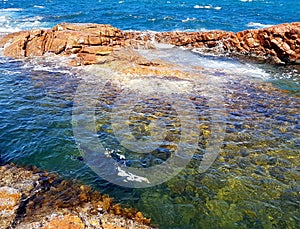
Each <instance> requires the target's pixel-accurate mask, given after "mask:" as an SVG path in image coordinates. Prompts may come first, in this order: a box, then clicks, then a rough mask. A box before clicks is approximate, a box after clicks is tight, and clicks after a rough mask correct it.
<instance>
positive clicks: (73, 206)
mask: <svg viewBox="0 0 300 229" xmlns="http://www.w3.org/2000/svg"><path fill="white" fill-rule="evenodd" d="M149 224H150V220H149V219H147V218H145V217H144V216H143V215H142V213H141V212H138V211H136V210H134V209H126V208H121V207H120V205H119V204H114V203H113V199H112V198H110V197H109V196H108V195H101V194H100V193H98V192H96V191H93V190H91V188H90V187H88V186H83V185H79V184H76V183H75V182H72V181H66V180H61V179H59V178H58V177H57V176H56V175H53V174H48V173H47V172H41V171H37V170H36V169H35V168H33V169H28V170H27V169H23V168H18V167H16V166H12V165H4V166H1V167H0V228H11V227H13V228H20V229H21V228H22V229H24V228H30V229H31V228H36V229H39V228H42V229H48V228H62V229H65V228H70V229H81V228H103V229H105V228H119V229H121V228H144V229H146V228H152V227H150V226H148V225H149Z"/></svg>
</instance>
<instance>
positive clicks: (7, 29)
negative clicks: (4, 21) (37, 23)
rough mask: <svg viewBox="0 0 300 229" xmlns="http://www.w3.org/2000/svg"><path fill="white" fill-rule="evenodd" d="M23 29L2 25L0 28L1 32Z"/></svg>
mask: <svg viewBox="0 0 300 229" xmlns="http://www.w3.org/2000/svg"><path fill="white" fill-rule="evenodd" d="M19 31H21V29H20V28H17V27H14V28H12V27H1V28H0V33H14V32H19Z"/></svg>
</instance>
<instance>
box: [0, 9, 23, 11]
mask: <svg viewBox="0 0 300 229" xmlns="http://www.w3.org/2000/svg"><path fill="white" fill-rule="evenodd" d="M22 10H23V9H22V8H4V9H0V12H1V11H3V12H11V11H22Z"/></svg>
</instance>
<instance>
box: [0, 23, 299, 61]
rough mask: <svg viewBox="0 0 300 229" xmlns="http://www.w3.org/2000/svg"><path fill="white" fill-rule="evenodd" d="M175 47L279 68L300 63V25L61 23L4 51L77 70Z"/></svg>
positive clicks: (20, 35) (12, 38)
mask: <svg viewBox="0 0 300 229" xmlns="http://www.w3.org/2000/svg"><path fill="white" fill-rule="evenodd" d="M157 43H163V44H171V45H174V46H181V47H185V48H189V49H199V50H200V51H202V52H209V53H213V54H219V55H231V56H240V57H250V58H254V59H257V60H259V61H266V62H270V63H274V64H295V65H298V64H300V22H294V23H287V24H280V25H276V26H273V27H269V28H263V29H257V30H245V31H241V32H237V33H233V32H227V31H209V32H159V33H152V32H130V31H122V30H120V29H117V28H115V27H112V26H110V25H101V24H80V23H78V24H68V23H62V24H59V25H56V26H55V27H53V28H52V29H47V30H45V29H36V30H32V31H21V32H16V33H12V34H8V35H6V36H4V37H3V38H2V39H1V40H0V47H2V48H4V55H6V56H9V57H13V58H24V57H35V56H43V55H45V54H46V53H54V54H57V55H63V56H71V57H72V58H73V60H72V61H71V64H72V65H75V66H76V65H89V64H101V63H103V62H105V59H103V56H107V55H109V54H110V53H111V52H112V51H114V50H118V49H120V48H124V47H130V48H147V49H148V48H155V44H157Z"/></svg>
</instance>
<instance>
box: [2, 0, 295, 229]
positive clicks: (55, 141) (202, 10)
mask: <svg viewBox="0 0 300 229" xmlns="http://www.w3.org/2000/svg"><path fill="white" fill-rule="evenodd" d="M158 3H159V4H158ZM0 4H1V5H0V7H1V10H0V25H1V26H0V30H1V32H9V31H17V30H20V29H31V28H35V27H38V28H40V27H47V28H49V27H51V26H53V25H55V24H57V23H60V22H63V21H67V22H97V23H110V24H112V25H114V26H117V27H119V28H121V29H133V30H156V31H161V30H203V29H225V30H233V31H239V30H243V29H248V28H257V27H262V26H264V25H270V24H277V23H283V22H289V21H299V18H297V17H299V16H298V15H300V14H299V2H298V1H285V2H284V1H255V0H253V1H238V0H237V1H221V0H220V1H203V2H201V3H199V1H187V2H183V1H126V0H124V1H115V2H112V1H103V0H102V1H100V2H99V1H88V2H84V3H83V2H82V3H80V2H79V1H65V2H62V1H54V0H53V1H30V2H29V1H26V2H24V1H9V0H7V1H1V3H0ZM158 5H159V6H160V7H158ZM62 6H63V7H62ZM278 7H280V9H281V10H280V11H279V10H277V9H278ZM78 9H79V10H78ZM82 9H85V10H82ZM141 9H143V10H141ZM87 12H88V13H87ZM194 18H195V19H194ZM140 52H141V53H142V54H143V55H145V56H146V57H148V58H157V57H160V58H161V59H164V60H167V61H171V62H174V63H177V64H181V65H182V68H183V69H185V70H186V71H188V72H189V73H194V74H199V75H203V76H204V77H211V78H212V79H214V80H213V81H210V82H214V81H216V82H222V87H221V88H219V89H221V91H222V93H223V98H222V99H223V101H224V103H223V108H224V109H225V110H224V113H225V117H226V119H225V120H226V121H225V123H224V124H225V126H226V131H225V138H224V141H223V143H222V147H221V150H220V152H219V157H218V159H217V160H216V161H215V163H214V164H213V165H212V167H211V168H210V169H209V170H208V171H207V172H206V173H204V174H202V173H199V172H198V170H197V169H196V168H197V166H198V165H199V161H201V159H202V158H203V153H204V152H205V149H206V145H207V143H208V142H209V138H210V134H211V132H210V131H211V130H212V129H211V128H212V123H211V114H212V112H215V111H218V110H214V111H212V110H211V109H209V104H208V102H207V101H208V100H207V97H209V94H205V93H204V92H205V90H204V89H203V88H202V89H201V88H198V89H199V90H198V91H197V90H189V88H190V86H191V85H193V84H191V83H190V82H187V81H185V80H178V79H174V78H168V79H162V78H159V77H158V78H155V79H154V80H153V79H151V78H149V79H144V80H143V81H141V80H140V81H139V80H138V79H132V78H130V77H128V78H122V79H119V80H115V79H112V78H110V77H107V76H106V77H104V78H103V81H101V82H102V83H103V84H104V83H105V85H106V86H107V87H105V90H104V91H103V93H102V94H99V98H98V100H99V104H98V107H97V112H98V113H97V115H98V119H97V122H96V123H97V133H98V135H99V139H101V141H102V142H103V144H105V146H106V147H107V149H108V152H112V153H111V156H112V157H114V158H115V160H116V161H119V162H120V156H118V154H124V155H126V157H127V160H126V161H125V162H126V165H127V166H137V167H138V166H147V163H150V162H151V163H152V162H153V160H152V159H153V157H152V158H151V157H150V158H149V157H147V156H144V155H142V156H140V155H139V157H135V155H134V154H131V152H128V151H126V149H124V147H121V146H120V145H119V144H118V142H117V141H116V139H115V137H114V135H113V134H112V131H111V130H112V126H111V124H110V122H109V117H110V113H111V112H112V108H113V102H114V101H115V98H116V97H118V96H119V93H120V88H127V90H129V92H136V91H137V89H139V87H140V88H143V89H145V88H146V86H147V85H149V82H151V83H153V82H154V83H156V84H158V83H161V84H165V83H166V82H167V86H166V87H165V92H164V93H167V91H172V90H174V88H176V90H177V91H176V92H178V93H179V95H180V98H181V96H184V97H186V98H190V99H191V101H192V102H193V103H194V105H195V106H196V107H197V111H198V112H199V114H198V115H199V119H200V130H199V133H200V134H199V138H200V140H199V147H198V148H197V150H196V153H195V155H194V157H193V160H192V161H191V163H190V164H189V165H188V166H187V168H186V169H185V170H184V171H182V172H181V173H180V174H179V175H178V176H176V177H174V178H173V179H172V180H170V181H168V182H166V183H164V184H161V185H159V186H155V187H153V188H148V189H129V188H123V187H119V186H116V185H114V184H111V183H109V182H107V181H105V180H103V179H101V177H99V176H98V175H97V174H95V173H94V172H93V171H92V170H91V169H90V168H89V167H88V166H87V165H86V164H85V163H84V162H83V161H82V157H81V154H80V152H79V150H78V148H77V145H76V142H75V139H74V135H73V129H72V110H73V105H74V96H75V92H76V89H77V87H78V83H79V82H80V78H81V77H91V79H94V77H95V76H97V77H99V75H97V74H98V73H97V70H96V69H93V68H91V69H89V70H88V72H89V74H86V73H84V72H83V71H82V70H81V69H79V68H77V69H70V68H67V67H65V66H64V65H63V64H58V61H57V60H55V59H52V60H51V59H50V60H49V59H48V60H42V59H35V60H30V61H29V60H27V61H15V60H11V59H8V58H6V57H3V56H0V104H1V105H0V127H1V128H0V154H1V160H2V161H4V162H8V161H12V162H15V163H17V164H22V165H32V164H34V165H36V166H38V167H39V168H41V169H47V170H49V171H53V172H58V173H59V174H61V175H62V176H63V177H65V178H69V179H77V180H79V181H80V182H83V183H86V184H90V185H92V186H94V187H95V188H97V189H99V190H100V191H103V192H107V193H110V194H111V195H112V196H114V197H115V198H116V199H117V200H118V201H120V202H121V203H123V204H124V205H129V206H133V207H138V208H139V209H140V210H142V211H143V212H144V213H145V214H146V216H148V217H151V218H152V219H153V222H154V223H157V224H159V225H161V227H162V228H271V227H274V228H297V225H299V224H300V213H299V207H298V206H299V204H300V202H299V201H300V198H299V176H300V174H299V165H300V163H299V160H300V159H299V153H300V152H299V151H300V150H299V149H300V145H299V144H300V142H299V137H300V126H299V125H300V124H299V119H300V117H299V114H300V99H299V93H300V87H299V83H300V74H299V71H298V70H296V69H295V68H287V67H272V66H267V65H257V64H249V63H242V62H239V61H237V60H232V59H228V58H223V57H211V56H202V55H199V54H197V53H191V52H189V51H183V50H176V49H172V48H171V49H163V50H158V51H156V52H153V53H151V52H150V53H149V52H146V51H140ZM178 53H180V55H179V54H178ZM62 62H63V61H62ZM193 67H201V68H203V69H199V68H193ZM102 77H103V76H102ZM100 79H102V78H101V77H100ZM202 81H203V78H201V77H199V76H195V77H194V81H193V82H194V83H196V84H197V85H198V86H199V85H201V82H202ZM107 82H109V83H108V84H106V83H107ZM170 85H173V86H170ZM218 85H219V84H218ZM206 86H209V87H210V88H213V86H216V85H211V84H209V85H206ZM277 88H280V89H283V90H285V91H280V90H278V89H277ZM203 91H204V92H203ZM162 95H163V94H162ZM179 95H177V96H179ZM178 99H179V97H178ZM153 101H154V102H153ZM153 101H150V100H147V99H143V98H140V100H139V101H138V102H139V104H138V105H139V106H137V107H136V109H135V113H133V114H132V119H131V121H132V123H131V124H132V125H131V126H132V131H133V132H135V134H136V136H138V137H140V135H142V136H143V137H145V136H146V137H147V131H146V129H147V125H148V124H149V122H148V121H149V120H148V119H147V117H153V116H154V117H164V118H165V119H166V120H167V121H169V124H170V127H171V129H172V128H173V132H171V133H173V136H172V137H173V138H170V139H169V141H174V142H176V141H178V136H177V135H176V134H178V129H176V128H177V127H178V126H176V125H177V124H176V119H174V118H173V117H174V112H172V110H168V109H167V108H166V107H168V106H164V105H161V104H160V102H161V101H164V98H159V99H158V100H153ZM155 101H156V102H155ZM154 110H155V111H154ZM142 114H144V115H142ZM168 118H170V119H168ZM141 130H144V132H143V131H141ZM176 131H177V132H176ZM172 149H173V148H172V147H170V146H168V145H165V146H164V147H162V149H159V150H158V151H157V152H155V154H154V156H155V157H156V158H157V159H158V160H157V161H158V162H161V160H165V159H166V157H168V155H169V154H170V153H171V152H172ZM123 162H124V161H123ZM123 162H122V163H123ZM151 163H150V164H151ZM108 172H109V171H108Z"/></svg>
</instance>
